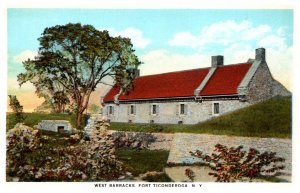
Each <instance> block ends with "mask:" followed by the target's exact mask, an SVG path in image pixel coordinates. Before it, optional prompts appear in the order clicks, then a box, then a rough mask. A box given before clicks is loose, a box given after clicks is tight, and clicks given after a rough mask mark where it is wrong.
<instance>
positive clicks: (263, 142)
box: [168, 133, 292, 176]
mask: <svg viewBox="0 0 300 193" xmlns="http://www.w3.org/2000/svg"><path fill="white" fill-rule="evenodd" d="M218 143H219V144H222V145H226V146H227V147H238V146H240V145H243V147H244V150H247V151H248V150H249V148H250V147H251V148H255V149H257V150H259V151H260V152H261V153H263V152H264V151H273V152H276V153H277V156H279V157H283V158H285V162H284V165H285V169H284V172H283V173H284V175H287V176H290V175H291V174H292V140H291V139H280V138H257V137H236V136H224V135H209V134H184V133H176V134H174V140H173V143H172V146H171V150H170V153H169V157H168V163H177V164H180V163H185V164H193V163H196V162H201V160H200V159H199V158H195V157H193V156H191V155H190V153H189V152H190V151H193V152H194V151H195V150H200V151H202V152H203V153H205V154H211V153H212V152H213V150H214V146H215V145H216V144H218Z"/></svg>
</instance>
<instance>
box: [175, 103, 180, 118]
mask: <svg viewBox="0 0 300 193" xmlns="http://www.w3.org/2000/svg"><path fill="white" fill-rule="evenodd" d="M175 107H176V109H175V113H176V115H177V116H178V115H179V111H180V109H179V108H180V106H179V104H176V106H175Z"/></svg>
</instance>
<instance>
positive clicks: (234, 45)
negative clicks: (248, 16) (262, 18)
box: [169, 20, 293, 89]
mask: <svg viewBox="0 0 300 193" xmlns="http://www.w3.org/2000/svg"><path fill="white" fill-rule="evenodd" d="M285 30H286V29H285V27H279V28H277V29H272V28H271V27H270V26H269V25H256V26H255V25H253V23H251V22H249V21H242V22H240V23H237V22H235V21H231V20H229V21H222V22H218V23H214V24H211V25H209V26H205V27H203V28H202V30H201V32H200V33H199V34H196V35H195V34H192V33H190V32H179V33H176V34H174V35H173V37H172V39H170V40H169V45H171V46H186V47H191V48H196V49H198V52H199V51H201V53H202V54H204V55H207V52H208V50H209V49H210V48H213V47H217V48H218V49H219V50H222V48H223V51H222V52H223V54H224V62H225V64H235V63H241V62H246V61H247V59H248V58H254V57H255V48H257V47H264V48H266V59H267V63H268V65H269V68H270V70H271V73H272V74H273V76H274V77H275V79H277V80H279V81H280V82H281V83H283V84H284V85H285V86H286V87H287V88H288V89H291V75H292V62H293V61H292V58H293V57H292V56H293V55H292V52H293V47H292V46H289V45H288V44H287V41H286V37H285V36H286V32H285ZM216 44H217V45H216ZM205 48H208V49H207V50H206V49H205ZM220 54H222V53H220Z"/></svg>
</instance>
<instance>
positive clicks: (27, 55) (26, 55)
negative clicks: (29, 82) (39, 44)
mask: <svg viewBox="0 0 300 193" xmlns="http://www.w3.org/2000/svg"><path fill="white" fill-rule="evenodd" d="M37 55H38V53H37V51H33V50H25V51H23V52H21V53H20V54H18V55H16V56H14V57H13V61H14V62H16V63H22V62H23V61H25V60H27V59H28V58H29V59H34V57H35V56H37Z"/></svg>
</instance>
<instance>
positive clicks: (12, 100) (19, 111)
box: [8, 95, 24, 123]
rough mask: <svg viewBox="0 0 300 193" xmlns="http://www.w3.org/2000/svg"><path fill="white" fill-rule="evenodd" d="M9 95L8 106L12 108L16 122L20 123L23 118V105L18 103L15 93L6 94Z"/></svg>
mask: <svg viewBox="0 0 300 193" xmlns="http://www.w3.org/2000/svg"><path fill="white" fill-rule="evenodd" d="M8 97H9V106H10V108H11V109H12V110H13V112H14V113H15V116H16V118H15V119H16V123H20V122H22V121H23V120H24V115H23V106H22V105H21V104H20V102H19V100H18V99H17V96H16V95H8Z"/></svg>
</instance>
